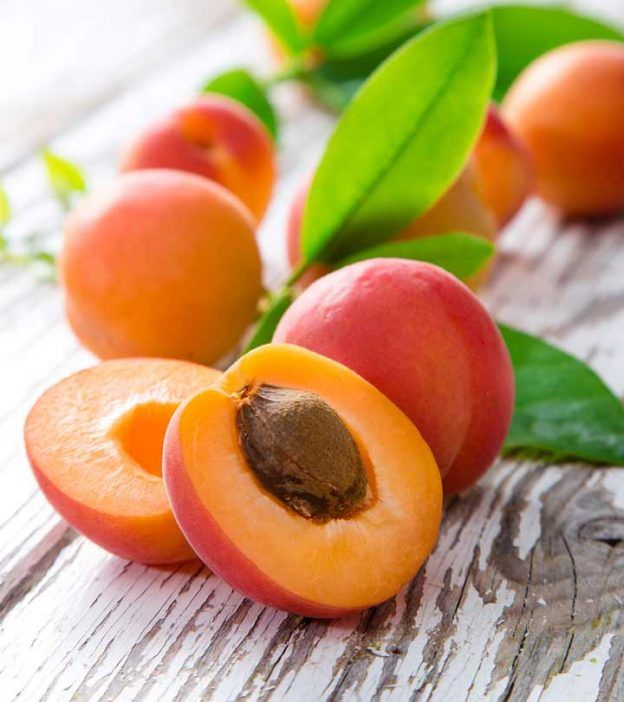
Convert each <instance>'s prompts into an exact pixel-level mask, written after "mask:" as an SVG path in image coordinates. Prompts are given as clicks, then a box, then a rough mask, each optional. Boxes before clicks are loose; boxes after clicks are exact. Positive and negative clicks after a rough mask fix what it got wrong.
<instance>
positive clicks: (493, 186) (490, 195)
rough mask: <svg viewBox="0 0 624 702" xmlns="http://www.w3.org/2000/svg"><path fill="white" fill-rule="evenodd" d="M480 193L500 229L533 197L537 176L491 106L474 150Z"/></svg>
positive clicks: (521, 147)
mask: <svg viewBox="0 0 624 702" xmlns="http://www.w3.org/2000/svg"><path fill="white" fill-rule="evenodd" d="M473 164H474V167H475V171H476V176H477V178H476V185H477V192H478V194H479V197H480V199H481V201H482V202H483V203H484V204H485V206H486V207H487V208H488V209H489V210H490V211H491V212H492V213H493V214H494V216H495V218H496V222H497V225H498V227H499V228H500V227H503V226H504V225H505V224H507V223H508V222H509V221H510V220H511V219H512V218H513V216H514V215H515V214H516V213H517V212H518V210H519V209H520V208H521V207H522V205H523V204H524V201H525V200H526V199H527V197H528V196H529V195H530V194H531V192H532V190H533V187H534V181H535V173H534V169H533V161H532V160H531V156H530V154H529V151H528V149H527V148H526V146H525V145H524V144H523V143H522V142H521V141H520V139H518V137H517V136H515V135H514V134H513V133H512V131H511V130H510V129H509V128H508V127H507V125H506V124H505V122H504V120H503V118H502V116H501V113H500V111H499V109H498V108H497V107H496V106H495V105H494V104H491V105H490V107H489V109H488V114H487V119H486V122H485V127H484V128H483V132H482V133H481V137H480V138H479V141H478V142H477V145H476V147H475V149H474V158H473Z"/></svg>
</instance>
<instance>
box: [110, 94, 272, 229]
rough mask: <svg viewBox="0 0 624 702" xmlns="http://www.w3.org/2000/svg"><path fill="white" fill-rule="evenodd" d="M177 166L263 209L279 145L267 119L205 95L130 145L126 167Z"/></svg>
mask: <svg viewBox="0 0 624 702" xmlns="http://www.w3.org/2000/svg"><path fill="white" fill-rule="evenodd" d="M145 168H173V169H176V170H180V171H188V172H189V173H195V174H196V175H201V176H204V177H205V178H209V179H210V180H214V181H215V182H217V183H219V184H220V185H222V186H223V187H225V188H227V189H228V190H230V191H231V192H233V193H234V194H235V195H236V196H237V197H239V198H240V199H241V200H242V202H243V203H244V204H245V205H247V207H248V208H249V209H250V210H251V212H252V213H253V215H254V216H255V217H256V219H258V220H259V219H260V218H261V217H262V215H263V214H264V212H265V210H266V208H267V206H268V204H269V201H270V199H271V193H272V191H273V186H274V184H275V177H276V170H277V169H276V164H275V148H274V145H273V142H272V140H271V137H270V135H269V132H268V131H267V129H266V127H265V126H264V124H262V122H261V121H260V120H259V119H258V118H257V117H256V116H255V115H254V114H253V113H252V112H251V111H250V110H248V109H247V108H246V107H244V106H243V105H241V104H239V103H238V102H235V101H234V100H230V99H229V98H227V97H223V96H220V95H202V96H200V97H198V98H195V100H193V101H192V102H191V103H189V104H188V105H184V106H183V107H181V108H179V109H177V110H175V111H174V112H173V113H172V114H171V115H169V116H168V117H166V118H165V119H162V120H160V121H159V122H157V123H156V124H153V125H152V126H150V127H148V128H147V129H146V130H145V131H143V133H142V134H140V135H139V136H138V138H137V139H136V140H135V141H134V142H133V143H132V144H131V145H130V146H129V148H128V149H127V151H126V153H125V154H124V156H123V158H122V161H121V171H122V172H124V171H135V170H141V169H145Z"/></svg>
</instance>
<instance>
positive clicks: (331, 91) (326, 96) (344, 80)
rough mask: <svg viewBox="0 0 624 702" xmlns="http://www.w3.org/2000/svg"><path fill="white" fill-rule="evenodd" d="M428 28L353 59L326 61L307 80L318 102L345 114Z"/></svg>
mask: <svg viewBox="0 0 624 702" xmlns="http://www.w3.org/2000/svg"><path fill="white" fill-rule="evenodd" d="M426 26H428V24H425V23H423V24H420V25H415V26H413V27H410V28H409V29H408V30H406V31H405V32H402V33H401V34H399V35H398V36H395V37H393V38H392V39H390V40H389V41H387V42H384V43H383V44H381V45H379V46H373V47H370V46H369V47H367V49H366V50H365V51H364V50H363V51H362V52H360V53H357V54H355V55H352V56H340V57H335V56H334V57H326V58H325V60H324V61H322V62H321V63H319V65H318V66H315V67H314V68H313V69H312V70H310V71H309V72H308V73H307V75H306V76H305V78H306V80H307V83H308V87H309V88H310V89H311V91H312V93H313V94H314V96H315V98H316V99H317V100H318V101H319V102H321V103H323V104H324V105H325V106H326V107H329V108H330V109H331V110H334V111H336V112H342V111H343V110H344V109H345V108H346V107H347V106H348V105H349V104H350V103H351V101H352V100H353V98H354V97H355V95H356V93H357V92H358V90H359V89H360V88H361V87H362V85H363V84H364V82H365V81H366V79H367V78H368V77H369V76H370V74H371V73H372V72H373V71H374V70H375V69H376V68H377V67H378V66H379V65H380V64H381V63H382V62H383V61H385V60H386V59H387V58H388V56H390V55H391V54H393V53H394V52H395V51H396V50H397V49H398V48H399V47H400V46H402V45H403V44H405V42H406V41H408V40H409V39H411V38H412V37H414V36H415V35H416V34H418V33H419V32H421V31H423V29H425V27H426Z"/></svg>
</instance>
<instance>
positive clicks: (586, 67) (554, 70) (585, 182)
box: [503, 41, 624, 215]
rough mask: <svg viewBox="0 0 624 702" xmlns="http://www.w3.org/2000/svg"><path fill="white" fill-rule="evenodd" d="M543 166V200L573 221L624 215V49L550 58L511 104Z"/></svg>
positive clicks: (512, 120)
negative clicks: (577, 217)
mask: <svg viewBox="0 0 624 702" xmlns="http://www.w3.org/2000/svg"><path fill="white" fill-rule="evenodd" d="M503 114H504V116H505V118H506V120H507V121H508V123H509V125H510V126H511V128H512V129H513V130H515V132H516V133H517V134H518V136H519V137H520V138H521V139H522V141H524V143H525V144H526V145H527V147H528V149H529V151H530V153H531V155H532V157H533V161H534V163H535V168H536V173H537V192H538V194H539V195H540V196H541V197H542V198H543V199H544V200H546V201H547V202H549V203H551V204H552V205H555V206H556V207H557V208H559V209H560V210H562V211H563V212H564V213H565V214H569V215H604V214H609V213H613V212H616V211H618V210H621V209H622V208H623V207H624V168H623V167H622V164H623V163H624V129H623V124H624V45H622V44H620V43H617V42H610V41H582V42H578V43H575V44H569V45H567V46H563V47H560V48H558V49H555V50H554V51H550V52H549V53H547V54H544V55H543V56H542V57H540V58H539V59H537V61H535V62H534V63H532V64H531V65H530V66H529V67H528V68H526V69H525V71H524V72H523V73H522V74H521V75H520V76H519V77H518V79H517V80H516V82H515V83H514V84H513V86H512V87H511V90H510V91H509V93H508V95H507V97H506V98H505V101H504V103H503Z"/></svg>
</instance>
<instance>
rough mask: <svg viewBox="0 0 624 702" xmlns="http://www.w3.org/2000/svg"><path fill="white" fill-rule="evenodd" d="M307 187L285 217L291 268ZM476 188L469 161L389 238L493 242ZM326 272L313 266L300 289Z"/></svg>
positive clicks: (476, 280)
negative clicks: (464, 235)
mask: <svg viewBox="0 0 624 702" xmlns="http://www.w3.org/2000/svg"><path fill="white" fill-rule="evenodd" d="M310 185H311V178H310V177H308V178H307V179H306V180H305V181H304V182H303V183H302V185H301V187H300V189H299V190H298V191H297V193H296V195H295V198H294V199H293V202H292V205H291V209H290V214H289V217H288V223H287V228H286V252H287V255H288V261H289V263H290V265H291V267H292V268H295V267H296V265H297V264H298V263H299V262H300V260H301V256H302V253H301V223H302V219H303V212H304V209H305V204H306V201H307V197H308V191H309V189H310ZM479 187H480V186H479V183H478V178H477V173H476V169H475V167H474V165H473V163H472V162H471V163H469V164H468V166H467V167H466V168H465V169H464V171H463V172H462V173H461V175H460V176H459V178H458V179H457V180H456V181H455V183H454V184H453V185H452V186H451V187H450V189H449V190H448V191H447V192H446V193H445V194H444V195H443V196H442V197H441V198H440V199H439V200H438V201H437V202H436V203H435V204H434V205H433V206H432V207H431V208H430V209H429V210H427V212H425V213H424V214H422V215H420V217H417V218H416V219H415V220H414V221H413V222H412V223H411V224H409V225H408V226H407V227H405V229H403V230H402V231H400V232H399V233H398V234H396V235H395V236H394V237H392V241H401V240H406V239H420V238H422V237H426V236H431V235H434V234H446V233H448V232H454V231H464V232H468V233H470V234H474V235H476V236H481V237H483V238H484V239H487V240H488V241H494V240H495V239H496V235H497V227H496V221H495V219H494V216H493V214H492V212H491V211H490V210H489V209H488V208H487V207H486V206H485V205H484V203H483V200H482V199H481V197H480V196H479ZM329 270H330V268H329V267H328V266H326V265H323V264H314V265H312V266H311V267H310V268H309V269H308V270H307V271H306V272H305V273H304V275H303V276H302V278H301V279H300V281H299V283H300V286H301V287H302V288H305V287H307V286H308V285H309V284H310V283H312V282H313V281H314V280H317V279H318V278H320V277H321V276H323V275H325V274H326V273H327V272H328V271H329ZM486 276H487V271H484V272H480V273H478V274H477V275H476V276H474V277H473V278H472V280H470V281H469V284H470V285H471V286H472V287H478V286H479V285H480V284H481V283H482V282H484V280H485V278H486Z"/></svg>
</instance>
